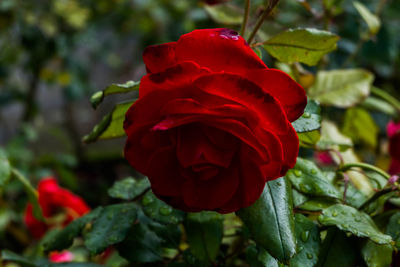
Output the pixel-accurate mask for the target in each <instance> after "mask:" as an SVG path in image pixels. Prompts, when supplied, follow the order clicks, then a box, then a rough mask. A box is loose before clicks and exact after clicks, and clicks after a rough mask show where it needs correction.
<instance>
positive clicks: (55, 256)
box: [49, 251, 75, 263]
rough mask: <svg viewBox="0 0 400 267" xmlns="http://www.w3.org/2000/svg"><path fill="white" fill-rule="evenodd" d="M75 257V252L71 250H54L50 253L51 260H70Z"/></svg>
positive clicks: (58, 261)
mask: <svg viewBox="0 0 400 267" xmlns="http://www.w3.org/2000/svg"><path fill="white" fill-rule="evenodd" d="M74 258H75V256H74V254H73V253H72V252H70V251H63V252H57V251H53V252H51V253H50V255H49V259H50V261H51V262H57V263H61V262H70V261H72V260H73V259H74Z"/></svg>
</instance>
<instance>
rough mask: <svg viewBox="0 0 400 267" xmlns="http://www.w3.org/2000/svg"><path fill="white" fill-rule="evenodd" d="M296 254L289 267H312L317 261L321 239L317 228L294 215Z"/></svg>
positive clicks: (303, 218)
mask: <svg viewBox="0 0 400 267" xmlns="http://www.w3.org/2000/svg"><path fill="white" fill-rule="evenodd" d="M295 220H296V239H297V254H296V255H295V256H294V257H293V259H291V260H290V265H289V266H290V267H307V266H309V267H313V266H315V264H316V263H317V261H318V254H319V251H320V249H321V238H320V236H319V229H318V226H317V225H316V224H315V223H313V222H312V221H311V220H309V219H308V218H307V217H305V216H304V215H302V214H296V218H295Z"/></svg>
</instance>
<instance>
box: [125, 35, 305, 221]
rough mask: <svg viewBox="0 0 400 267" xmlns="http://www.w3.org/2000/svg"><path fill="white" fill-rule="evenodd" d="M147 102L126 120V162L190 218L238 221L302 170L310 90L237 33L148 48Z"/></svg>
mask: <svg viewBox="0 0 400 267" xmlns="http://www.w3.org/2000/svg"><path fill="white" fill-rule="evenodd" d="M143 60H144V63H145V64H146V67H147V75H146V76H144V77H143V78H142V80H141V84H140V89H139V99H138V100H137V101H136V102H135V103H134V104H133V105H132V107H130V109H129V110H128V112H127V113H126V119H125V122H124V129H125V132H126V134H127V136H128V139H127V142H126V145H125V157H126V158H127V160H128V161H129V163H130V164H131V165H132V166H133V167H134V168H135V169H136V170H138V171H139V172H141V173H143V174H145V175H147V176H148V177H149V179H150V182H151V186H152V189H153V192H154V193H155V194H156V195H157V196H158V197H159V198H160V199H162V200H164V201H165V202H167V203H169V204H170V205H172V206H174V207H176V208H179V209H181V210H184V211H200V210H215V211H218V212H221V213H228V212H233V211H236V210H238V209H240V208H243V207H247V206H249V205H251V204H252V203H253V202H254V201H256V200H257V199H258V198H259V196H260V194H261V193H262V191H263V188H264V185H265V183H266V182H267V181H270V180H273V179H276V178H278V177H281V176H283V175H285V173H286V171H287V170H288V169H290V168H292V167H293V166H294V165H295V162H296V157H297V154H298V148H299V142H298V138H297V135H296V132H295V130H294V129H293V127H292V125H291V123H290V122H291V121H294V120H296V119H297V118H298V117H299V116H301V114H302V113H303V110H304V107H305V105H306V96H305V92H304V90H303V88H302V87H301V86H300V85H298V84H297V83H296V82H294V81H293V80H292V79H291V78H290V77H289V76H288V75H287V74H285V73H284V72H282V71H280V70H275V69H268V68H267V66H265V64H264V63H263V61H262V60H261V59H260V58H259V57H258V56H257V55H256V54H255V53H254V52H253V50H252V49H251V48H250V47H249V46H248V44H247V43H246V41H245V40H244V39H243V38H242V37H240V36H239V35H238V34H237V33H236V32H234V31H232V30H229V29H205V30H195V31H193V32H191V33H188V34H185V35H183V36H181V38H180V39H179V41H177V42H171V43H166V44H161V45H155V46H149V47H147V48H146V49H145V51H144V53H143Z"/></svg>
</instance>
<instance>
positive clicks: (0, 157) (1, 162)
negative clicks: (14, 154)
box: [0, 149, 11, 187]
mask: <svg viewBox="0 0 400 267" xmlns="http://www.w3.org/2000/svg"><path fill="white" fill-rule="evenodd" d="M10 177H11V166H10V162H9V161H8V158H7V155H6V153H5V152H4V150H2V149H0V187H2V186H4V185H5V184H6V183H7V181H8V180H9V179H10Z"/></svg>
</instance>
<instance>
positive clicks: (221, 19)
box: [204, 3, 243, 25]
mask: <svg viewBox="0 0 400 267" xmlns="http://www.w3.org/2000/svg"><path fill="white" fill-rule="evenodd" d="M204 8H205V10H206V12H207V13H208V15H209V16H210V17H211V18H212V19H213V20H214V21H216V22H218V23H221V24H231V25H235V24H241V23H242V20H243V10H242V9H240V8H239V7H237V6H234V5H232V4H230V3H223V4H219V5H211V6H209V5H206V6H204Z"/></svg>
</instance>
